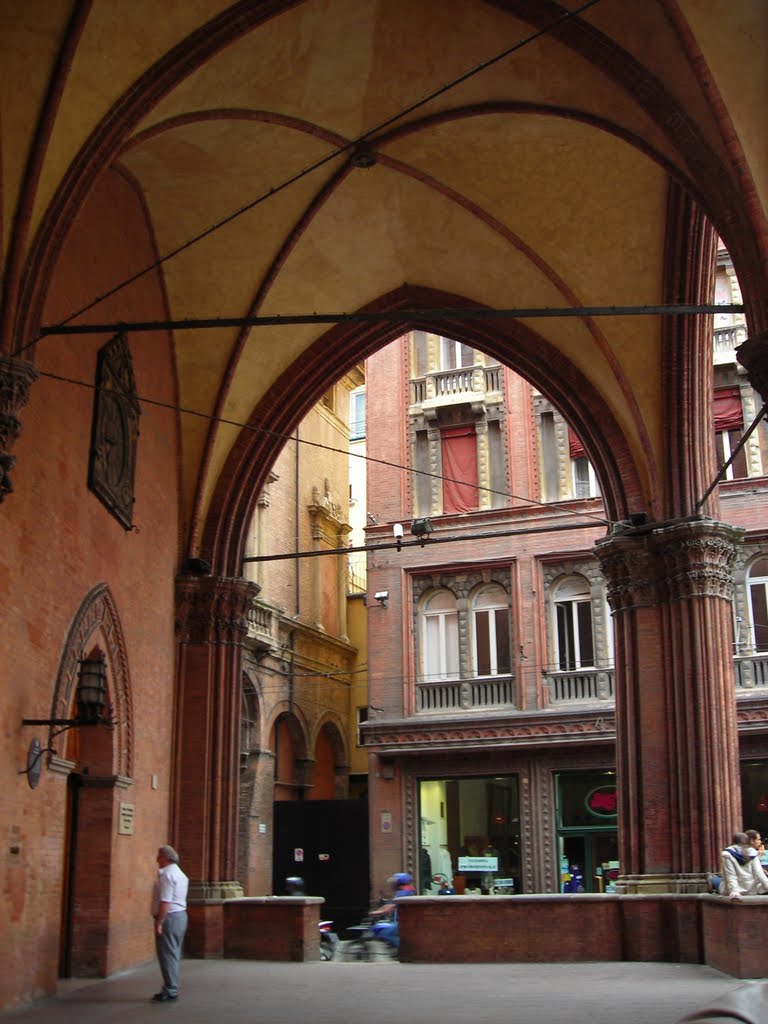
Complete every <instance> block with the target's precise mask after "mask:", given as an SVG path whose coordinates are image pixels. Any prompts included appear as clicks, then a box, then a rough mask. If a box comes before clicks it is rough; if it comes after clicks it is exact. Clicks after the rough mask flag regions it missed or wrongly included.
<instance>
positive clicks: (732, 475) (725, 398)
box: [714, 388, 749, 480]
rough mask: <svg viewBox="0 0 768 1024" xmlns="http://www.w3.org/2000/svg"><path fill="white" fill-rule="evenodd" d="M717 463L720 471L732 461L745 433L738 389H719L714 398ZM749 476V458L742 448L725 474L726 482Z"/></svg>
mask: <svg viewBox="0 0 768 1024" xmlns="http://www.w3.org/2000/svg"><path fill="white" fill-rule="evenodd" d="M714 415H715V461H716V463H717V468H718V470H719V469H721V468H722V467H723V466H724V465H725V463H726V462H727V461H728V460H729V459H730V457H731V455H732V453H733V451H734V449H735V448H736V447H737V445H738V443H739V441H740V440H741V435H742V433H743V432H744V414H743V412H742V407H741V393H740V391H739V389H738V388H718V389H717V391H715V398H714ZM746 476H749V473H748V471H747V456H746V452H745V450H744V449H743V448H742V449H741V451H740V452H739V453H738V455H737V456H736V458H735V459H734V461H733V463H732V465H730V466H729V467H728V469H727V470H726V473H725V479H726V480H734V479H741V478H743V477H746Z"/></svg>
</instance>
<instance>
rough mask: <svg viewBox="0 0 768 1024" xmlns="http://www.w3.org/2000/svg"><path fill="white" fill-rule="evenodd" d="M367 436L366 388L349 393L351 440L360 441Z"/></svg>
mask: <svg viewBox="0 0 768 1024" xmlns="http://www.w3.org/2000/svg"><path fill="white" fill-rule="evenodd" d="M364 437H365V388H359V389H358V390H357V391H351V392H350V394H349V440H350V441H360V440H362V439H363V438H364Z"/></svg>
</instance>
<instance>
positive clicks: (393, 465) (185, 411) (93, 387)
mask: <svg viewBox="0 0 768 1024" xmlns="http://www.w3.org/2000/svg"><path fill="white" fill-rule="evenodd" d="M38 376H40V377H45V378H47V379H50V380H56V381H59V382H60V383H63V384H73V385H75V386H76V387H82V388H86V389H88V390H90V391H110V390H112V389H110V388H100V387H99V386H98V385H97V384H95V383H92V382H91V381H84V380H78V379H77V378H76V377H68V376H65V375H64V374H60V373H53V372H52V371H47V370H39V371H38ZM136 399H137V401H138V402H140V403H142V404H144V405H151V406H154V407H156V408H160V409H167V410H169V411H171V412H175V413H179V414H180V415H183V416H195V417H198V418H200V419H205V420H209V421H211V422H214V423H220V424H221V425H223V426H228V427H237V428H239V429H241V430H249V431H252V432H253V433H258V434H264V435H266V436H268V437H273V438H277V439H278V440H281V441H285V442H286V443H287V442H289V441H293V442H294V443H295V444H303V445H307V446H309V447H312V448H319V449H322V450H324V451H329V452H333V453H334V454H337V455H345V456H349V457H351V458H357V459H363V460H364V461H366V462H372V463H375V464H376V465H380V466H384V467H386V468H387V469H394V470H398V471H400V472H403V473H413V474H417V475H422V476H426V477H429V478H432V479H436V480H445V481H448V482H449V483H460V484H464V485H466V484H467V481H466V480H456V479H455V478H453V477H447V476H442V475H441V474H439V473H431V472H429V470H424V469H417V468H415V467H410V466H403V465H401V464H400V463H397V462H390V461H389V460H387V459H381V458H378V457H376V456H374V455H368V454H365V455H364V454H362V453H361V452H352V451H348V450H347V449H345V448H334V447H333V446H332V445H329V444H325V443H323V442H322V441H314V440H310V439H309V438H300V437H296V436H295V434H283V433H281V432H280V431H277V430H270V429H269V428H268V427H264V426H261V425H258V426H257V425H254V424H251V423H243V422H241V421H239V420H233V419H229V418H228V417H226V416H215V415H213V414H212V413H206V412H200V411H199V410H197V409H189V408H186V407H185V406H182V405H178V404H176V403H173V402H164V401H161V400H160V399H156V398H148V397H147V396H145V395H137V396H136ZM472 486H473V487H475V488H476V489H477V490H478V492H483V493H488V494H495V495H498V496H499V497H503V498H513V499H515V500H516V501H523V502H527V503H528V504H530V505H531V506H532V507H541V508H546V509H557V510H558V511H561V512H564V513H566V514H570V515H573V516H577V517H581V516H584V517H587V518H590V519H594V520H596V521H597V522H598V523H600V524H601V525H604V526H610V525H611V523H610V522H609V520H607V519H605V518H604V517H601V516H598V515H596V514H595V513H593V512H586V511H581V510H579V509H571V508H568V507H567V506H566V505H561V504H558V503H556V502H546V501H539V500H538V499H536V498H528V497H524V496H523V495H520V494H512V493H510V492H508V491H502V490H497V489H494V488H491V487H485V486H482V485H480V484H473V485H472ZM406 543H407V542H406ZM347 550H349V549H347Z"/></svg>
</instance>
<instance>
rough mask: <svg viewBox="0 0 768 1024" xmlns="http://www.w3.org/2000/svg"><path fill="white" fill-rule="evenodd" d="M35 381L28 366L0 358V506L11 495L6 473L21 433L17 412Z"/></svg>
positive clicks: (30, 366) (12, 459)
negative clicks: (14, 446) (12, 450)
mask: <svg viewBox="0 0 768 1024" xmlns="http://www.w3.org/2000/svg"><path fill="white" fill-rule="evenodd" d="M36 380H37V371H36V370H35V368H34V367H33V366H32V365H31V364H30V363H25V362H21V361H20V360H18V359H10V358H8V357H7V356H0V504H2V502H3V501H4V499H5V496H6V495H7V494H11V493H12V492H13V486H12V485H11V479H10V472H11V470H12V469H13V467H14V466H15V465H16V459H15V457H14V456H13V455H12V454H11V449H12V448H13V445H14V443H15V442H16V439H17V438H18V436H19V434H20V433H21V421H20V420H19V417H18V412H19V410H20V409H21V408H22V406H23V405H25V404H26V402H27V399H28V398H29V387H30V384H32V383H33V382H34V381H36Z"/></svg>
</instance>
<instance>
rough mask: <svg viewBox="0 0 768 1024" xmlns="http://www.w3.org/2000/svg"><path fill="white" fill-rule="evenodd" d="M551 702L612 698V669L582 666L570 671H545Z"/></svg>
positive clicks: (592, 700)
mask: <svg viewBox="0 0 768 1024" xmlns="http://www.w3.org/2000/svg"><path fill="white" fill-rule="evenodd" d="M544 681H545V683H546V685H547V686H548V687H549V700H550V703H551V704H570V703H573V702H579V703H582V704H586V703H596V702H598V701H605V700H613V669H612V668H611V669H596V668H582V669H575V670H574V671H571V672H547V673H546V675H545V677H544Z"/></svg>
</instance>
